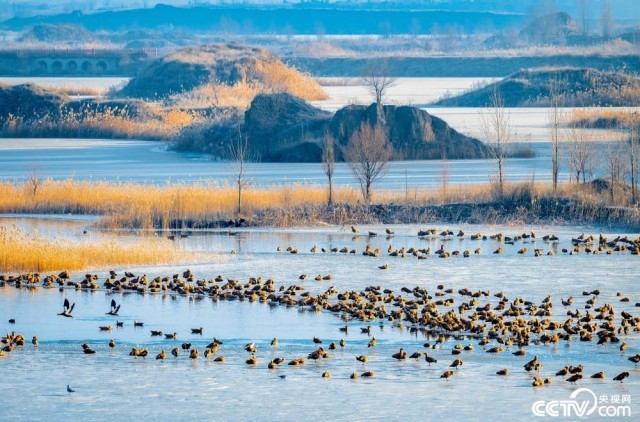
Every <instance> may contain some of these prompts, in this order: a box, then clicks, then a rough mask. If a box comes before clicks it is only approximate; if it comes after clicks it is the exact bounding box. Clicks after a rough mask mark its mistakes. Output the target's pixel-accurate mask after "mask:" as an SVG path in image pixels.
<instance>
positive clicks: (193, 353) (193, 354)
mask: <svg viewBox="0 0 640 422" xmlns="http://www.w3.org/2000/svg"><path fill="white" fill-rule="evenodd" d="M189 357H190V358H191V359H198V358H199V357H200V353H199V352H198V349H195V348H194V349H191V353H189Z"/></svg>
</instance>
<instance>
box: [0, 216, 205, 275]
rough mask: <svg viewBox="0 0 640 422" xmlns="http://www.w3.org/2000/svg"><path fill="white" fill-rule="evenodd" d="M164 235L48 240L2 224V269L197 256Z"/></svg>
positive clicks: (117, 263)
mask: <svg viewBox="0 0 640 422" xmlns="http://www.w3.org/2000/svg"><path fill="white" fill-rule="evenodd" d="M197 258H198V255H197V254H194V253H187V252H184V251H180V250H178V249H175V248H174V247H173V246H172V245H171V242H170V241H168V240H166V239H161V238H155V237H153V238H146V239H144V240H138V241H132V242H128V243H121V242H117V241H115V240H109V241H106V240H101V241H95V240H92V241H73V240H69V239H53V240H51V239H45V238H40V237H37V236H33V235H29V234H27V233H25V232H23V231H21V230H19V229H16V228H12V227H0V272H9V273H22V272H34V271H59V270H82V269H86V268H92V269H97V268H107V267H110V266H125V265H127V266H128V265H147V264H170V263H178V262H186V261H187V260H193V259H197Z"/></svg>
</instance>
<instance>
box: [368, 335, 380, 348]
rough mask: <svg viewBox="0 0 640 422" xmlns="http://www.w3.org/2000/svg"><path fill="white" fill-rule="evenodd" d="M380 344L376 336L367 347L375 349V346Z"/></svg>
mask: <svg viewBox="0 0 640 422" xmlns="http://www.w3.org/2000/svg"><path fill="white" fill-rule="evenodd" d="M377 343H378V341H377V340H376V337H375V336H374V337H373V338H372V339H371V340H370V341H369V344H368V345H367V347H375V345H376V344H377Z"/></svg>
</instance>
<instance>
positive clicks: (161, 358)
mask: <svg viewBox="0 0 640 422" xmlns="http://www.w3.org/2000/svg"><path fill="white" fill-rule="evenodd" d="M166 357H167V354H166V353H165V351H164V349H163V350H161V351H160V353H158V354H157V355H156V360H164V359H165V358H166Z"/></svg>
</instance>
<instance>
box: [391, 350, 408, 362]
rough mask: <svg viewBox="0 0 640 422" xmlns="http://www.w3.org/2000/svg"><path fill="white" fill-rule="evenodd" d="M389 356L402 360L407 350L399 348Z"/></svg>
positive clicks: (405, 356)
mask: <svg viewBox="0 0 640 422" xmlns="http://www.w3.org/2000/svg"><path fill="white" fill-rule="evenodd" d="M391 357H392V358H394V359H397V360H404V359H406V358H407V352H405V351H404V349H402V348H401V349H400V351H399V352H398V353H394V354H393V355H391Z"/></svg>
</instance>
